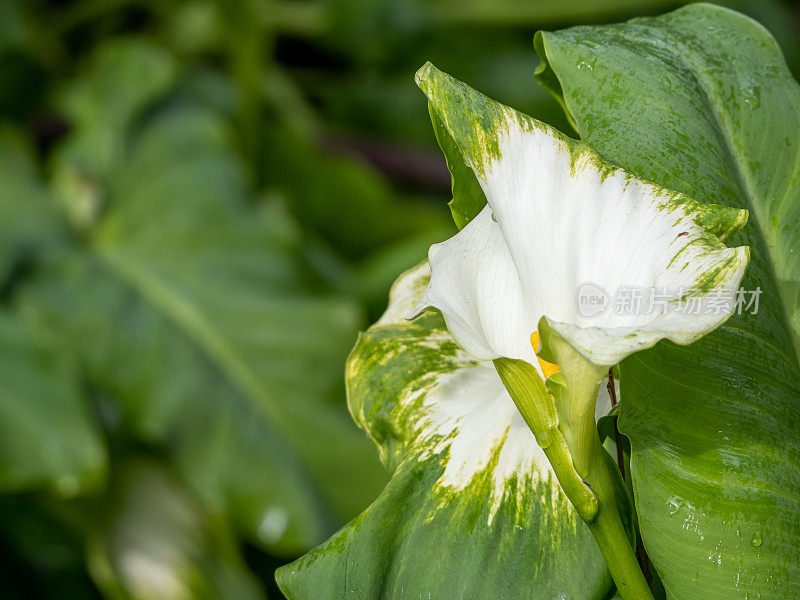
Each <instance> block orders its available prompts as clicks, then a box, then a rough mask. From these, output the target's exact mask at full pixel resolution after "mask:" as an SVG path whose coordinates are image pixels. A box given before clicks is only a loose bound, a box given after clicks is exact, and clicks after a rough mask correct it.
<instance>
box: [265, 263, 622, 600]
mask: <svg viewBox="0 0 800 600" xmlns="http://www.w3.org/2000/svg"><path fill="white" fill-rule="evenodd" d="M429 278H430V269H429V267H428V265H427V264H422V265H420V266H418V267H417V268H415V269H413V270H411V271H409V272H407V273H406V274H404V275H403V276H402V277H401V278H400V279H399V280H398V282H397V283H396V284H395V287H394V288H393V291H392V295H391V301H390V306H389V308H388V310H387V311H386V313H385V314H384V316H383V317H382V318H381V319H380V320H379V321H378V322H377V323H376V324H375V325H374V326H373V327H372V328H370V329H369V330H368V331H367V332H366V333H364V334H362V336H361V337H360V339H359V341H358V344H357V345H356V347H355V349H354V350H353V353H352V354H351V356H350V359H349V362H348V368H347V380H348V392H349V403H350V410H351V412H352V413H353V417H354V418H355V420H356V422H357V423H358V424H359V425H360V426H361V427H362V428H363V429H364V430H365V431H366V432H367V434H368V435H369V436H370V438H371V439H372V440H373V442H374V443H375V445H376V446H377V447H378V449H379V452H380V454H381V457H382V459H383V461H384V463H385V464H386V466H387V467H388V468H389V469H390V470H391V472H392V479H391V481H390V482H389V484H388V485H387V486H386V488H385V489H384V491H383V493H382V494H381V495H380V496H379V497H378V498H377V499H376V500H375V502H374V503H373V504H372V505H371V506H370V507H369V508H368V509H367V510H366V511H364V512H363V513H362V514H361V515H360V516H359V517H358V518H357V519H355V520H354V521H353V522H351V523H350V524H349V525H347V526H346V527H345V528H344V529H342V530H341V531H340V532H339V533H338V534H337V535H335V536H334V537H333V538H331V539H330V540H329V541H328V542H326V543H325V544H323V545H322V546H320V547H319V548H317V549H315V550H313V551H312V552H310V553H309V554H307V555H305V556H304V557H302V558H300V559H299V560H298V561H296V562H294V563H292V564H291V565H289V566H287V567H284V568H283V569H280V570H279V571H278V582H279V584H280V586H281V588H282V589H283V591H284V593H285V594H286V595H287V596H288V597H289V598H290V599H291V600H306V599H314V600H324V599H328V598H330V599H331V600H333V599H336V600H339V599H341V598H354V599H364V600H372V599H374V598H386V599H394V598H398V599H399V598H404V599H408V598H414V599H416V598H448V599H452V600H458V599H459V598H489V597H491V598H504V599H516V598H520V599H521V598H576V599H578V598H580V599H581V600H587V599H591V598H597V599H600V598H604V597H605V596H606V595H607V593H608V591H609V589H610V587H611V581H610V578H609V576H608V574H607V572H606V569H605V566H604V563H603V560H602V557H601V555H600V553H599V551H598V549H597V546H596V544H595V542H594V540H593V539H592V537H591V535H590V533H589V530H588V528H586V526H585V525H584V524H583V522H581V521H580V519H579V518H578V516H577V515H576V513H575V512H574V510H573V509H572V507H571V505H570V504H569V501H568V500H567V499H566V497H565V496H564V495H563V494H562V492H561V490H560V488H559V486H558V483H557V481H556V480H555V477H554V476H553V474H552V472H551V470H550V467H549V465H548V463H547V459H546V458H545V457H544V454H543V453H542V452H541V450H540V449H539V447H538V446H537V445H536V442H535V440H534V438H533V435H532V434H531V433H530V431H529V429H528V428H527V426H526V425H525V423H524V422H523V420H522V418H521V416H520V415H519V413H518V412H517V410H516V407H515V406H514V404H513V402H512V400H511V398H510V397H509V396H508V394H507V392H506V391H505V388H504V387H503V385H502V383H501V381H500V379H499V377H498V375H497V373H496V372H495V370H494V368H493V367H492V365H491V363H481V362H478V361H475V360H474V359H472V358H471V357H469V356H467V355H466V354H465V353H464V352H463V351H461V350H460V349H459V348H458V346H457V345H456V344H455V342H454V341H453V339H452V338H451V337H450V335H449V333H448V332H447V329H446V328H445V325H444V321H443V319H442V317H441V315H440V314H439V313H438V312H428V313H426V314H424V315H423V316H421V317H420V318H418V319H416V320H415V321H414V322H408V321H406V320H405V319H403V315H405V314H406V313H407V312H408V310H409V309H410V308H411V307H413V306H414V305H415V303H416V302H417V301H418V300H419V298H420V297H421V296H422V293H423V291H424V289H425V287H426V285H427V283H428V280H429ZM432 564H436V569H431V565H432Z"/></svg>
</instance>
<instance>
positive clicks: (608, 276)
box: [409, 88, 749, 365]
mask: <svg viewBox="0 0 800 600" xmlns="http://www.w3.org/2000/svg"><path fill="white" fill-rule="evenodd" d="M423 89H425V88H423ZM426 93H427V91H426ZM429 97H430V98H431V102H432V105H433V104H434V103H435V102H436V101H437V100H438V98H435V97H433V96H432V95H431V94H430V93H429ZM487 101H488V99H487ZM488 102H491V101H488ZM495 104H496V103H495ZM496 106H501V105H496ZM435 108H436V107H435V106H434V109H435ZM493 109H494V110H495V111H497V108H496V107H493ZM452 110H458V108H457V107H456V108H453V109H452ZM498 112H499V113H500V114H501V115H502V116H501V117H500V118H499V120H498V119H497V118H496V117H495V123H494V125H493V127H492V128H491V129H490V130H487V129H485V128H484V125H485V123H482V122H481V121H479V120H478V121H476V124H475V129H476V132H477V133H476V137H479V138H480V140H481V143H482V144H483V145H484V146H485V147H489V146H488V145H487V144H486V143H485V140H486V138H487V137H491V136H494V139H493V140H492V141H495V140H496V147H495V148H493V150H492V151H491V152H488V151H487V153H486V154H484V155H483V156H480V157H479V158H478V159H476V157H475V147H472V148H467V147H466V146H465V145H464V144H468V143H469V142H468V141H464V140H459V139H457V137H456V142H458V143H459V144H460V147H461V150H462V153H463V155H464V160H465V162H466V163H467V165H468V166H470V167H472V169H473V171H474V172H475V175H476V176H477V178H478V181H479V183H480V185H481V188H482V189H483V192H484V194H485V195H486V200H487V205H486V207H485V208H484V209H483V211H482V212H480V214H479V215H478V216H476V217H475V218H474V219H473V220H472V221H471V222H470V223H469V224H468V225H467V226H466V227H464V229H462V230H461V231H460V232H459V233H458V234H456V235H455V236H454V237H452V238H451V239H449V240H447V241H446V242H443V243H441V244H436V245H434V246H432V247H431V249H430V253H429V260H430V264H431V269H432V277H431V281H430V284H429V286H428V288H427V290H426V292H425V294H424V296H423V297H422V299H421V300H420V302H419V303H418V305H417V307H416V308H415V309H414V310H413V311H412V312H411V314H410V315H409V318H413V317H414V316H416V315H418V314H419V313H420V312H422V311H423V310H425V309H426V308H428V307H435V308H437V309H439V310H440V311H441V312H442V314H443V316H444V319H445V322H446V323H447V327H448V329H449V331H450V332H451V334H452V335H453V337H454V339H455V340H456V341H457V342H458V344H459V345H460V346H461V347H462V348H463V349H464V350H465V351H466V352H467V353H469V354H470V355H472V356H474V357H475V358H478V359H481V360H492V359H495V358H499V357H509V358H519V359H523V360H526V361H528V362H530V363H532V364H534V365H537V361H536V360H535V355H534V352H533V348H532V347H531V343H530V336H531V334H532V333H533V332H534V331H535V330H536V329H537V326H538V323H539V320H540V319H541V318H542V317H545V318H546V319H547V321H548V323H549V324H550V326H551V327H552V328H553V329H554V330H555V331H556V332H558V333H559V334H560V335H561V336H562V337H563V338H564V339H565V340H567V341H568V342H569V343H570V344H571V345H572V346H573V347H574V348H575V349H576V350H577V351H578V352H580V353H581V354H582V355H584V356H585V357H586V358H588V359H589V360H591V361H592V362H594V363H596V364H598V365H612V364H616V363H617V362H619V361H620V360H622V359H623V358H624V357H626V356H628V355H629V354H632V353H633V352H636V351H638V350H640V349H643V348H647V347H650V346H652V345H654V344H655V343H656V342H657V341H658V340H660V339H663V338H667V339H670V340H672V341H674V342H677V343H680V344H688V343H691V342H693V341H695V340H696V339H698V338H699V337H701V336H703V335H704V334H706V333H707V332H709V331H711V330H713V329H714V328H715V327H717V326H719V325H720V324H721V323H723V322H724V321H725V320H726V319H727V318H728V317H729V316H730V315H731V314H732V312H733V310H734V304H735V303H734V299H735V293H736V290H737V289H738V288H739V284H740V282H741V279H742V276H743V274H744V271H745V269H746V268H747V264H748V260H749V254H748V248H747V247H738V248H727V247H725V246H724V244H722V243H721V241H720V239H719V238H717V237H716V236H714V235H712V234H711V233H709V232H708V231H707V230H705V229H704V228H703V226H702V225H701V224H700V223H701V222H702V219H700V218H699V217H698V213H699V212H701V211H707V210H709V209H708V208H706V207H702V205H698V204H697V203H695V202H693V201H691V200H689V199H688V198H685V197H683V196H681V195H680V194H677V193H675V192H671V191H669V190H665V189H664V188H661V187H659V186H657V185H654V184H651V183H647V182H645V181H642V180H640V179H637V178H636V177H634V176H632V175H631V174H629V173H627V172H626V171H624V170H622V169H614V168H610V167H608V166H607V165H604V164H603V163H602V159H600V158H599V156H598V155H597V154H596V153H595V152H593V151H592V150H591V149H589V148H588V147H586V146H583V147H579V146H577V145H576V143H574V142H572V146H570V144H571V142H569V141H567V140H566V139H564V138H563V136H561V135H560V134H557V133H556V132H554V131H553V130H552V129H551V128H549V127H547V126H544V125H543V124H540V123H538V122H535V121H533V119H530V118H528V117H524V115H520V114H519V113H516V112H515V111H513V110H511V109H508V108H506V107H502V110H500V111H498ZM452 119H453V117H452V115H450V114H446V113H445V114H443V116H442V121H443V122H444V123H445V125H446V126H447V124H448V122H449V121H450V120H452ZM503 121H504V122H503ZM461 135H462V136H463V129H462V131H461ZM576 147H579V148H580V150H579V151H578V152H576V151H575V148H576ZM478 162H479V164H476V163H478ZM719 208H720V210H722V211H730V209H723V208H722V207H719ZM745 218H746V213H744V212H743V211H742V213H741V219H740V220H739V222H738V223H736V222H734V223H733V225H732V227H733V228H734V229H735V228H738V227H739V226H741V222H743V221H744V219H745ZM719 234H720V235H721V236H724V235H725V234H726V232H719ZM585 284H591V286H592V287H591V289H595V290H596V289H597V288H599V289H600V290H602V291H604V292H606V294H607V295H608V296H607V300H608V304H607V306H606V308H605V309H604V310H600V311H599V312H596V314H591V315H590V314H589V313H591V312H592V311H587V310H580V306H579V304H578V302H579V298H578V293H579V290H580V289H581V287H582V286H584V285H585ZM624 290H641V291H637V292H632V294H635V295H636V294H642V295H643V297H644V299H648V297H649V296H648V295H649V294H650V290H652V291H653V292H654V293H656V294H659V293H661V292H663V291H667V292H668V293H669V294H671V295H672V298H673V299H672V300H671V301H669V302H666V303H659V304H658V305H656V306H655V307H654V310H651V311H649V312H647V311H645V310H636V307H635V306H627V307H623V308H627V309H628V310H619V308H620V307H619V306H615V305H614V297H615V294H619V293H623V294H624V293H625V292H624ZM690 290H692V291H691V292H690ZM687 292H688V295H687ZM648 302H649V301H648Z"/></svg>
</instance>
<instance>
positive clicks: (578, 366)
mask: <svg viewBox="0 0 800 600" xmlns="http://www.w3.org/2000/svg"><path fill="white" fill-rule="evenodd" d="M548 337H549V351H550V356H552V357H553V358H556V359H557V361H556V362H557V364H558V365H559V367H561V370H562V372H561V373H556V374H555V375H553V376H551V377H550V378H548V380H547V384H546V385H545V382H544V381H542V379H541V377H540V375H539V373H538V371H537V370H536V368H535V367H534V366H533V365H531V364H530V363H528V362H525V361H522V360H514V359H509V358H500V359H497V360H495V361H494V364H495V368H496V369H497V372H498V374H499V375H500V379H502V381H503V384H504V385H505V386H506V389H507V390H508V392H509V395H510V396H511V398H512V399H513V400H514V403H515V404H516V405H517V408H518V409H519V411H520V413H521V414H522V417H523V418H524V419H525V422H526V423H527V424H528V426H529V427H530V428H531V431H532V432H533V434H534V436H535V437H536V440H537V442H538V443H539V445H540V446H541V447H542V449H543V450H544V453H545V455H546V456H547V458H548V459H549V461H550V465H551V466H552V467H553V471H554V472H555V474H556V477H557V479H558V481H559V483H560V484H561V488H562V490H563V491H564V494H565V495H566V496H567V498H569V500H570V502H572V504H573V506H574V507H575V509H576V511H577V513H578V515H580V517H581V518H582V519H583V520H584V521H585V522H586V524H587V525H588V526H589V529H590V530H591V532H592V534H593V535H594V538H595V540H596V541H597V545H598V546H599V547H600V552H601V553H602V554H603V558H604V559H605V561H606V565H607V567H608V570H609V572H610V573H611V577H612V578H613V580H614V583H615V584H616V586H617V591H618V592H619V594H620V596H622V598H623V600H653V595H652V592H651V591H650V587H649V586H648V584H647V581H646V580H645V578H644V574H643V573H642V571H641V569H640V568H639V563H638V561H637V559H636V554H635V552H634V539H635V538H634V536H633V532H634V526H633V516H632V514H633V511H632V510H631V506H632V501H631V498H630V493H629V492H628V488H627V487H626V485H625V482H624V481H623V479H622V474H621V473H620V472H619V469H618V468H617V465H616V464H615V463H614V460H613V459H612V458H611V456H610V455H609V454H608V453H607V452H606V451H605V449H604V448H603V445H602V443H601V442H600V436H599V434H598V431H597V425H596V423H595V414H594V412H595V404H596V400H597V391H598V389H599V386H600V382H601V381H602V379H603V377H604V376H605V374H606V368H605V367H598V366H597V365H594V364H592V363H591V362H589V361H588V360H586V359H585V358H584V357H583V356H581V355H580V354H579V353H578V352H576V351H575V350H574V349H573V348H572V347H571V346H569V344H567V343H566V342H565V341H564V340H563V339H561V338H560V337H558V336H556V335H554V334H553V333H552V332H551V333H550V334H549V335H548ZM548 360H550V359H548ZM551 362H552V361H551Z"/></svg>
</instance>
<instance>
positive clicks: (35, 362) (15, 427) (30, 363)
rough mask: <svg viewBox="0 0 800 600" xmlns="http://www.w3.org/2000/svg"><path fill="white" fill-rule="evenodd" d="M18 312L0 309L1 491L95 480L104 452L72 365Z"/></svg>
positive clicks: (60, 488)
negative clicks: (25, 321)
mask: <svg viewBox="0 0 800 600" xmlns="http://www.w3.org/2000/svg"><path fill="white" fill-rule="evenodd" d="M39 333H40V332H37V331H36V330H35V329H34V328H32V327H29V326H27V325H26V324H25V323H24V322H23V321H22V320H21V319H19V318H18V317H17V316H16V315H13V314H11V313H8V312H7V311H5V310H3V311H2V312H0V491H3V492H18V491H21V490H25V489H29V488H31V487H38V486H45V487H49V488H51V489H52V490H54V491H56V492H58V493H60V494H61V495H63V496H66V497H72V496H75V495H76V494H78V493H80V492H84V491H89V490H92V489H94V488H97V487H98V485H99V484H100V483H101V482H102V479H103V477H104V475H105V470H106V461H107V459H106V453H105V448H104V446H103V442H102V441H101V439H100V431H99V428H98V426H97V423H96V422H95V420H94V416H93V415H92V414H91V411H90V408H89V403H88V402H87V400H86V398H85V397H84V396H83V394H82V393H81V390H80V387H79V385H78V381H77V378H76V376H75V373H74V371H73V370H72V369H70V366H69V365H68V364H65V363H64V361H62V360H61V359H60V358H59V356H58V354H57V353H56V352H54V351H53V348H52V347H51V345H49V344H47V343H45V342H44V340H41V339H38V337H37V336H38V334H39Z"/></svg>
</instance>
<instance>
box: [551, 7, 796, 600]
mask: <svg viewBox="0 0 800 600" xmlns="http://www.w3.org/2000/svg"><path fill="white" fill-rule="evenodd" d="M536 47H537V49H538V50H539V52H540V54H541V56H542V59H543V62H544V64H543V66H542V67H541V68H540V70H539V77H540V78H544V83H545V84H546V85H547V87H548V88H549V89H550V90H551V91H553V92H554V93H556V94H562V95H563V97H562V101H563V103H564V105H565V106H566V109H567V111H568V113H569V114H570V115H571V117H572V118H573V119H574V121H575V123H576V125H577V129H578V130H579V131H580V134H581V137H582V139H584V140H585V141H586V142H588V143H590V144H592V145H593V146H594V147H595V148H597V149H598V151H599V152H600V153H601V154H603V156H604V157H606V158H607V159H609V160H612V161H614V162H616V163H618V164H620V165H622V166H623V167H625V168H627V169H630V170H631V171H633V172H635V173H637V174H638V175H640V176H642V177H645V178H647V179H651V180H653V181H656V182H658V183H660V184H662V185H665V186H667V187H670V188H673V189H676V190H679V191H682V192H684V193H686V194H688V195H691V196H692V197H694V198H695V199H697V200H699V201H702V202H709V203H711V202H713V203H721V204H726V205H728V206H731V207H734V208H747V209H748V210H749V211H750V216H751V223H750V224H749V225H748V226H747V227H746V228H745V229H744V230H742V231H741V232H739V233H736V234H734V235H733V236H732V237H731V240H729V243H744V244H748V245H749V246H750V247H751V249H752V254H751V256H752V259H751V265H750V268H749V270H748V273H747V275H746V276H745V279H744V281H743V287H744V288H745V289H748V290H755V289H757V288H760V289H761V290H762V293H761V296H760V304H759V311H758V314H757V315H754V314H747V313H746V312H745V314H742V315H735V316H734V317H733V318H731V319H730V320H729V321H728V322H727V323H726V324H725V325H723V326H722V327H721V328H720V329H719V330H717V331H716V332H714V333H713V334H711V335H709V336H707V337H706V338H704V339H703V340H701V341H700V342H698V343H696V344H693V345H692V346H689V347H686V348H683V347H678V346H675V345H673V344H669V343H662V344H659V345H658V346H656V347H655V348H653V349H652V350H649V351H646V352H643V353H640V354H638V355H636V356H634V357H631V358H630V359H628V360H626V361H625V362H623V363H622V366H621V371H622V403H621V412H620V420H619V424H620V428H621V430H622V431H623V433H625V434H626V435H627V436H628V437H629V438H630V441H631V447H632V453H633V454H632V468H633V482H634V491H635V495H636V500H637V513H638V516H639V521H640V525H641V531H642V537H643V539H644V543H645V548H646V549H647V551H648V553H649V555H650V557H651V559H652V561H653V563H654V565H655V566H656V568H657V570H658V572H659V575H660V576H661V578H662V580H663V582H664V585H665V588H666V591H667V595H668V597H669V598H675V599H690V598H703V599H706V598H720V599H723V598H731V597H735V596H736V595H737V594H745V595H750V596H755V595H757V596H759V597H761V598H775V599H778V598H787V597H794V596H796V595H798V594H800V588H798V585H800V583H799V582H800V577H798V567H797V565H798V564H800V562H799V561H798V555H797V550H796V549H797V547H798V544H800V522H798V519H797V514H798V510H800V472H799V471H798V469H797V467H796V465H797V464H798V459H800V445H799V444H798V441H797V431H798V430H800V408H799V407H800V379H799V378H798V373H799V372H800V369H799V368H798V360H797V354H796V348H797V346H796V344H797V340H798V331H800V330H798V328H797V319H796V314H797V310H798V296H797V291H798V287H797V283H796V282H797V281H798V279H800V269H798V264H797V261H796V256H795V255H796V248H797V246H798V236H800V228H797V227H796V226H795V224H796V222H797V220H798V218H800V189H799V188H798V187H797V180H798V174H799V173H798V169H799V168H800V167H799V166H798V156H800V143H799V140H800V91H799V90H798V86H797V83H796V82H794V81H793V80H792V79H791V76H790V75H789V72H788V69H787V68H786V65H785V62H784V60H783V57H782V56H781V55H780V52H779V50H778V48H777V45H776V44H775V42H774V40H772V38H771V37H770V36H769V35H768V34H767V33H766V31H765V30H764V29H763V28H761V26H759V25H758V24H756V23H755V22H753V21H750V20H749V19H747V18H745V17H743V16H741V15H738V14H736V13H734V12H732V11H728V10H725V9H721V8H718V7H712V6H708V5H700V6H692V7H687V8H685V9H681V10H678V11H675V12H674V13H670V14H668V15H665V16H663V17H659V18H655V19H636V20H633V21H631V22H629V23H626V24H621V25H615V26H608V27H580V28H574V29H570V30H566V31H563V32H557V33H540V34H539V35H537V39H536ZM554 77H557V79H554ZM556 83H557V85H556Z"/></svg>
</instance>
